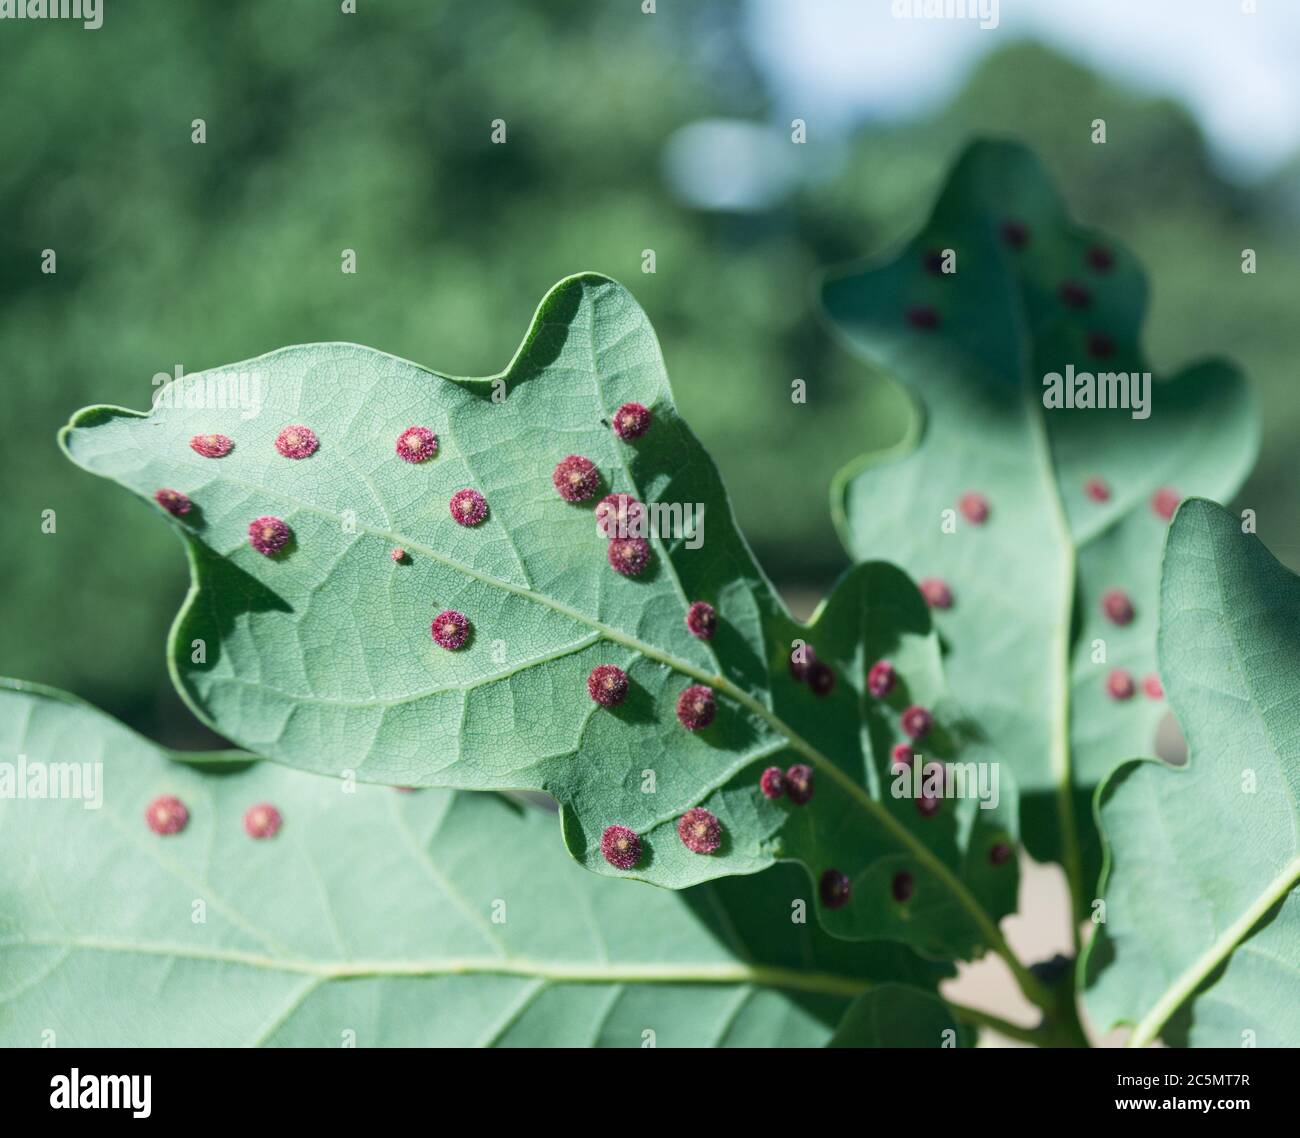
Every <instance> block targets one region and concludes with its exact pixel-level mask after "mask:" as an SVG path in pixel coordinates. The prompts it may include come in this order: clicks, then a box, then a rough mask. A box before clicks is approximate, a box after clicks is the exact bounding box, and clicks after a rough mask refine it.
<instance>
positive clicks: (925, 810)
mask: <svg viewBox="0 0 1300 1138" xmlns="http://www.w3.org/2000/svg"><path fill="white" fill-rule="evenodd" d="M942 802H943V799H942V798H939V797H937V796H936V795H933V794H922V795H921V796H920V797H919V798H918V799H917V800H916V812H917V813H918V814H920V815H921V817H922V818H933V817H934V816H935V815H936V814H938V813H939V806H940V804H941V803H942Z"/></svg>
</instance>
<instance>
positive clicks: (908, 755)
mask: <svg viewBox="0 0 1300 1138" xmlns="http://www.w3.org/2000/svg"><path fill="white" fill-rule="evenodd" d="M915 758H916V752H915V751H913V750H912V747H911V745H910V744H908V743H895V744H894V749H893V750H892V751H890V752H889V769H890V770H891V771H892V772H893V773H894V774H902V773H903V772H904V771H905V770H908V769H909V768H910V767H911V765H912V761H913V760H914V759H915Z"/></svg>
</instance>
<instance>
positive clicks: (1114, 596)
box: [1101, 589, 1134, 627]
mask: <svg viewBox="0 0 1300 1138" xmlns="http://www.w3.org/2000/svg"><path fill="white" fill-rule="evenodd" d="M1101 611H1102V613H1103V614H1104V615H1105V617H1106V619H1107V620H1108V621H1110V622H1111V624H1118V625H1120V626H1121V627H1122V626H1123V625H1126V624H1132V623H1133V616H1134V613H1133V602H1132V601H1131V600H1129V596H1128V594H1127V593H1126V592H1124V590H1123V589H1108V590H1107V591H1106V592H1105V593H1104V594H1103V595H1102V598H1101Z"/></svg>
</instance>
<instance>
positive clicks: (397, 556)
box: [388, 549, 406, 565]
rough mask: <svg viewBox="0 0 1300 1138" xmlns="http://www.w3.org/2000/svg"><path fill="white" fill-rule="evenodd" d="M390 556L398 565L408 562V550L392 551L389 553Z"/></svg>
mask: <svg viewBox="0 0 1300 1138" xmlns="http://www.w3.org/2000/svg"><path fill="white" fill-rule="evenodd" d="M388 556H389V557H391V558H392V559H393V560H394V561H395V562H397V564H398V565H401V564H402V563H403V562H404V561H405V560H406V550H405V549H391V550H389V552H388Z"/></svg>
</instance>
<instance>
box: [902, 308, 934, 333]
mask: <svg viewBox="0 0 1300 1138" xmlns="http://www.w3.org/2000/svg"><path fill="white" fill-rule="evenodd" d="M904 316H905V317H906V319H907V322H908V323H909V324H910V325H911V326H912V327H913V328H915V329H917V331H919V332H933V331H934V330H935V329H936V328H938V327H939V324H940V323H941V320H940V318H939V310H938V309H937V308H935V307H934V306H933V305H932V304H917V305H913V306H912V307H911V308H909V309H908V310H907V312H906V313H904Z"/></svg>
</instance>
